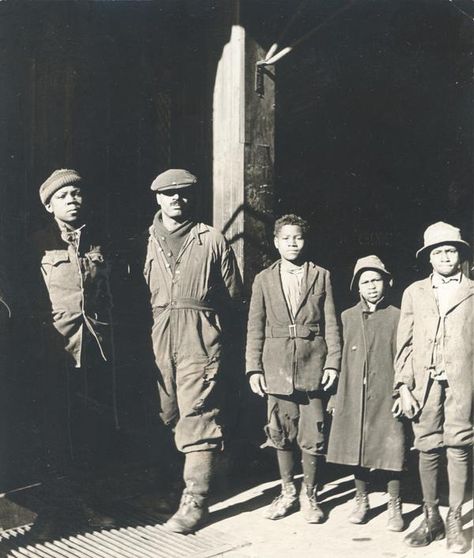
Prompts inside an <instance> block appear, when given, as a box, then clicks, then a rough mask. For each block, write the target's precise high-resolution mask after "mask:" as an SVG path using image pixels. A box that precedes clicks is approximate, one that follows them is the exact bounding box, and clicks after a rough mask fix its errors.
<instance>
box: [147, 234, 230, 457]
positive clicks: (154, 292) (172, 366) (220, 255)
mask: <svg viewBox="0 0 474 558" xmlns="http://www.w3.org/2000/svg"><path fill="white" fill-rule="evenodd" d="M149 233H150V234H149V239H148V247H147V253H146V260H145V267H144V275H145V279H146V282H147V284H148V287H149V290H150V296H151V306H152V310H153V327H152V343H153V350H154V354H155V361H156V365H157V367H158V369H159V373H160V380H159V383H158V385H159V393H160V404H161V412H160V416H161V419H162V420H163V422H164V423H165V424H166V425H169V426H171V427H173V428H174V432H175V441H176V446H177V448H178V449H179V450H180V451H182V452H184V453H190V452H194V451H202V450H213V449H220V448H221V447H222V440H223V434H222V429H221V424H220V420H219V419H220V417H219V413H220V410H221V407H222V397H223V394H222V385H221V384H222V363H223V356H224V355H223V326H224V322H225V320H228V319H230V318H231V316H230V314H229V312H231V311H232V307H234V309H235V305H236V303H238V300H239V299H240V276H239V272H238V268H237V264H236V261H235V257H234V253H233V251H232V249H231V248H230V247H229V246H228V244H227V242H226V240H225V238H224V236H223V235H221V234H220V233H219V232H218V231H216V230H215V229H213V228H212V227H210V226H208V225H205V224H203V223H196V224H195V226H194V227H193V228H192V229H191V231H190V232H189V234H188V236H187V237H186V239H185V240H184V243H183V245H182V246H181V250H180V251H179V254H178V255H177V257H176V259H172V254H171V252H169V251H168V250H167V246H166V243H165V237H164V236H158V235H157V234H156V231H155V228H154V226H153V225H152V226H151V227H150V229H149Z"/></svg>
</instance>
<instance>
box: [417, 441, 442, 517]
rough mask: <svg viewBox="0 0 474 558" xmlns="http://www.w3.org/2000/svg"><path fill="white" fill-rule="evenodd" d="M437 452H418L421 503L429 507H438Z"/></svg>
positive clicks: (438, 455)
mask: <svg viewBox="0 0 474 558" xmlns="http://www.w3.org/2000/svg"><path fill="white" fill-rule="evenodd" d="M439 457H440V454H439V451H437V450H435V451H430V452H427V451H420V460H419V463H418V468H419V471H420V482H421V490H422V492H423V501H424V502H425V504H429V505H430V506H437V505H438V501H439V500H438V469H439Z"/></svg>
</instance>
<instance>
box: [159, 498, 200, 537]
mask: <svg viewBox="0 0 474 558" xmlns="http://www.w3.org/2000/svg"><path fill="white" fill-rule="evenodd" d="M208 515H209V508H208V507H207V504H206V500H205V498H203V497H202V496H201V497H200V496H198V495H197V494H191V493H189V492H187V489H184V491H183V495H182V496H181V502H180V504H179V509H178V511H177V512H176V513H175V514H174V515H173V517H171V518H170V519H168V521H167V522H166V523H165V525H166V528H167V529H169V530H170V531H173V533H181V534H183V535H188V534H189V533H193V532H194V531H196V530H197V529H199V528H200V527H202V526H203V525H204V523H205V522H206V521H207V518H208Z"/></svg>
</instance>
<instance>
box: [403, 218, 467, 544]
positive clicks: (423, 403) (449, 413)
mask: <svg viewBox="0 0 474 558" xmlns="http://www.w3.org/2000/svg"><path fill="white" fill-rule="evenodd" d="M468 249H469V245H468V243H467V242H465V241H464V240H462V238H461V233H460V231H459V229H457V228H456V227H453V226H452V225H449V224H447V223H443V222H439V223H434V224H433V225H430V226H429V227H428V228H427V229H426V231H425V234H424V246H423V247H422V248H421V249H420V250H418V252H417V254H416V255H417V257H420V258H422V257H429V261H430V264H431V267H432V269H433V272H432V274H431V275H430V277H428V278H427V279H423V280H422V281H417V282H416V283H413V284H412V285H410V286H409V287H408V288H407V289H406V291H405V293H404V295H403V300H402V307H401V316H400V322H399V326H398V334H397V357H396V360H395V388H396V389H397V390H398V392H399V395H400V404H401V410H402V412H403V414H405V415H406V416H407V417H408V418H410V419H412V424H413V432H414V435H415V447H416V449H417V450H418V451H419V471H420V480H421V488H422V492H423V501H424V518H423V521H422V523H421V524H420V526H419V527H418V528H417V529H415V530H414V531H413V532H411V533H409V534H408V535H407V536H406V538H405V541H406V543H407V544H408V545H409V546H413V547H419V546H426V545H428V544H430V543H431V542H432V541H434V540H440V539H442V538H444V537H445V536H446V537H447V547H448V550H449V551H450V552H453V553H464V552H467V550H468V548H469V546H468V544H467V542H466V540H465V538H464V535H463V533H462V524H461V506H462V503H463V500H464V493H465V488H466V484H467V478H468V457H469V452H470V448H471V447H472V441H473V437H472V434H473V430H472V399H473V392H472V379H473V363H474V331H473V329H474V328H473V322H474V281H472V280H470V279H469V278H468V277H466V276H465V275H463V273H462V271H461V262H462V261H463V259H466V257H467V252H468ZM442 452H446V456H447V462H448V480H449V511H448V515H447V518H446V527H445V525H444V523H443V520H442V518H441V516H440V513H439V509H438V488H437V479H438V472H439V466H440V457H441V453H442Z"/></svg>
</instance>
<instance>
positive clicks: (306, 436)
mask: <svg viewBox="0 0 474 558" xmlns="http://www.w3.org/2000/svg"><path fill="white" fill-rule="evenodd" d="M299 412H300V419H299V423H298V445H299V447H300V448H301V451H303V452H306V453H309V454H311V455H322V454H324V451H325V440H324V408H323V403H322V401H321V396H320V393H319V392H310V393H307V394H306V393H305V394H302V395H301V397H300V399H299Z"/></svg>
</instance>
